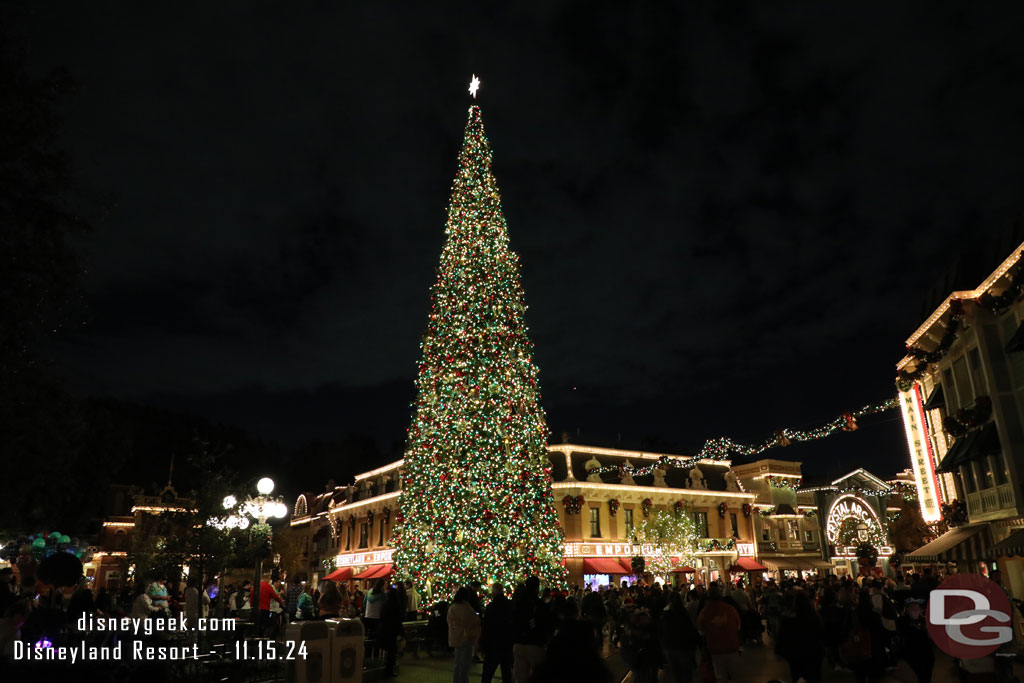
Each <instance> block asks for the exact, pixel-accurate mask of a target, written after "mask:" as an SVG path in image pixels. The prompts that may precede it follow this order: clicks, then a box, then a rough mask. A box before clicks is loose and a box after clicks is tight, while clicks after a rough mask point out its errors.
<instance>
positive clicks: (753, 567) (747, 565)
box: [730, 557, 768, 572]
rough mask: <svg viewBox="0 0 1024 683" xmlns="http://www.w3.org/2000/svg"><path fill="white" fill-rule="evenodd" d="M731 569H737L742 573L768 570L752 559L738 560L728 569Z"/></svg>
mask: <svg viewBox="0 0 1024 683" xmlns="http://www.w3.org/2000/svg"><path fill="white" fill-rule="evenodd" d="M732 568H738V569H739V570H740V571H744V572H763V571H765V570H767V569H768V568H767V567H765V566H764V565H763V564H761V563H760V562H758V561H757V560H755V559H754V558H752V557H741V558H739V559H738V560H736V564H734V565H733V566H732V567H730V569H732Z"/></svg>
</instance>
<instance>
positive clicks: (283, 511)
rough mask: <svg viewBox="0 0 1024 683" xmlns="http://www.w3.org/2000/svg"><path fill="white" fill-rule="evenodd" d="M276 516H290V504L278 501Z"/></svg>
mask: <svg viewBox="0 0 1024 683" xmlns="http://www.w3.org/2000/svg"><path fill="white" fill-rule="evenodd" d="M274 516H275V517H287V516H288V506H287V505H285V504H284V503H277V509H276V510H275V511H274Z"/></svg>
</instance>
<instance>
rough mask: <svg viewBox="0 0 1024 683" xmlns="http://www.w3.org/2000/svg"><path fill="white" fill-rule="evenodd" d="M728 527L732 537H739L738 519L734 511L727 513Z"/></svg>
mask: <svg viewBox="0 0 1024 683" xmlns="http://www.w3.org/2000/svg"><path fill="white" fill-rule="evenodd" d="M729 527H730V528H731V530H732V535H733V538H739V537H740V523H739V520H737V519H736V513H735V512H730V513H729Z"/></svg>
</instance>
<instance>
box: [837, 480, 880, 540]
mask: <svg viewBox="0 0 1024 683" xmlns="http://www.w3.org/2000/svg"><path fill="white" fill-rule="evenodd" d="M848 519H856V520H857V521H858V522H863V523H864V525H865V526H867V527H868V529H870V530H872V531H876V532H878V533H881V531H882V525H881V523H880V522H879V521H878V515H876V514H875V511H874V510H873V509H872V508H871V506H870V505H868V504H867V503H866V502H864V500H862V499H861V498H858V497H857V496H855V495H852V494H849V493H848V494H846V495H845V496H839V497H838V498H836V500H835V502H833V503H832V507H831V508H829V511H828V521H827V522H826V523H825V535H826V536H827V537H828V542H829V543H831V544H832V545H840V542H839V531H840V529H841V528H842V526H843V522H845V521H846V520H848Z"/></svg>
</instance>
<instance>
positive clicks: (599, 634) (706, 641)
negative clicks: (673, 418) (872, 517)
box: [447, 570, 1014, 683]
mask: <svg viewBox="0 0 1024 683" xmlns="http://www.w3.org/2000/svg"><path fill="white" fill-rule="evenodd" d="M991 578H993V579H994V580H996V582H997V583H999V582H1000V579H1001V577H1000V576H999V573H998V572H993V574H992V577H991ZM937 585H938V580H937V578H936V577H934V576H933V575H932V574H931V573H930V571H928V570H925V571H924V572H922V573H921V574H913V575H907V576H904V575H902V574H897V575H896V576H895V577H893V578H888V579H884V578H872V577H867V578H858V579H854V578H852V577H845V578H839V577H836V576H822V577H812V578H808V579H803V578H793V579H786V580H783V581H782V582H776V581H774V580H767V581H759V582H757V583H756V584H754V585H751V584H749V583H745V582H744V580H742V579H740V580H738V581H736V582H725V581H716V582H712V583H710V584H708V585H684V586H675V587H671V586H669V587H666V586H662V585H659V584H657V583H653V584H650V585H646V584H643V583H636V584H633V585H629V584H627V583H626V582H623V583H622V585H621V586H618V587H616V586H605V587H603V588H600V589H593V588H590V587H586V588H580V587H573V588H571V589H570V590H568V591H564V592H563V591H550V590H544V591H540V590H539V583H538V581H537V579H536V578H531V579H528V580H527V581H526V582H524V583H523V584H521V585H519V586H517V587H516V588H515V589H514V590H513V592H512V597H511V599H508V598H507V597H506V596H505V587H504V586H501V585H499V584H495V585H493V586H492V587H491V593H490V596H489V600H486V601H485V600H483V598H484V594H483V592H482V590H481V587H480V586H479V584H471V585H469V586H465V587H463V588H460V589H459V590H458V591H457V592H456V594H455V596H454V598H453V600H452V604H451V606H450V607H449V608H448V610H447V623H448V628H449V646H450V647H451V649H452V650H453V652H454V664H453V681H454V683H467V682H468V680H469V678H468V677H469V667H470V663H471V662H472V661H473V657H474V655H476V656H478V657H480V658H482V661H483V671H482V683H490V682H491V680H492V677H493V674H494V672H495V671H496V670H497V669H498V668H500V669H501V678H502V680H504V681H509V680H511V681H514V682H515V683H547V682H548V681H555V680H556V679H559V678H560V679H565V678H567V677H569V676H576V677H583V679H584V680H596V681H607V680H609V674H608V671H607V669H605V667H604V664H603V661H602V657H601V653H602V650H603V649H606V648H612V647H618V648H620V652H621V655H622V659H623V661H624V662H625V663H626V665H627V666H628V667H629V669H630V670H631V672H632V674H633V679H634V680H635V681H636V683H656V682H657V681H658V680H664V681H672V682H673V683H692V682H693V681H694V680H699V681H712V680H714V681H718V682H724V681H736V680H740V679H741V678H744V679H749V677H750V676H749V672H746V675H745V676H744V675H743V674H744V671H743V668H744V666H745V663H744V660H743V658H742V656H741V653H742V651H743V649H744V647H747V646H750V645H755V644H756V645H764V646H766V647H770V648H772V649H773V650H774V652H775V654H777V655H778V656H779V657H780V658H781V659H783V660H784V661H785V662H786V664H787V666H788V668H789V680H792V681H797V680H800V679H802V680H804V681H806V682H807V683H813V682H814V681H819V680H821V679H822V676H823V674H824V672H826V671H847V672H849V673H848V674H847V675H851V676H852V677H853V678H854V679H855V680H856V681H857V682H858V683H866V682H872V683H873V682H874V681H878V680H880V679H881V678H882V676H883V674H884V673H885V672H886V671H889V670H892V669H893V668H895V667H896V666H897V665H898V663H899V662H900V661H901V660H903V661H905V662H906V664H907V666H908V667H909V669H910V670H911V671H912V672H913V674H914V676H915V677H916V679H917V680H918V681H919V682H921V683H929V682H930V681H931V680H932V674H933V669H934V664H935V655H934V652H935V651H934V647H933V644H932V641H931V639H930V638H929V635H928V632H927V628H926V623H925V617H924V613H925V605H926V604H927V601H928V596H929V593H930V592H931V590H933V589H934V588H935V587H936V586H937ZM484 602H486V604H484ZM959 665H960V672H961V677H962V679H963V680H965V681H966V680H992V681H998V682H999V683H1011V681H1013V680H1014V679H1013V675H1012V659H1011V658H1009V657H999V656H996V654H993V655H992V656H990V657H987V658H982V659H980V660H971V661H964V662H960V663H959ZM746 666H749V664H747V665H746Z"/></svg>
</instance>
